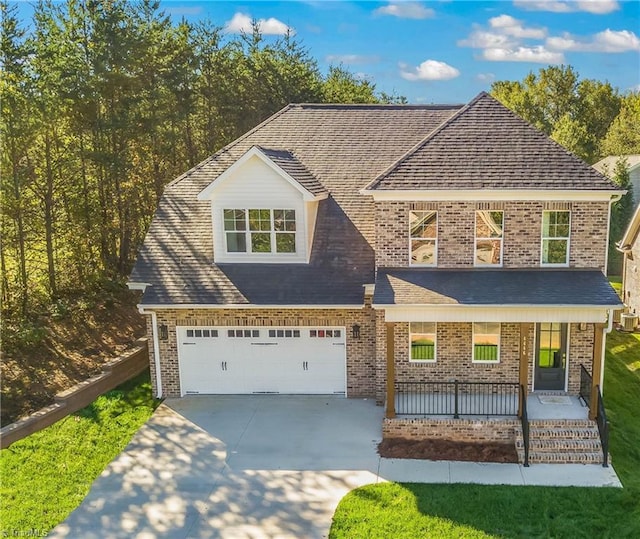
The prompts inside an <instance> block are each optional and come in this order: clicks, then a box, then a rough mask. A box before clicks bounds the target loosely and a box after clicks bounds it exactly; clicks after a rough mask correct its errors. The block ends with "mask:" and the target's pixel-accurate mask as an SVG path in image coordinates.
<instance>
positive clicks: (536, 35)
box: [489, 15, 547, 39]
mask: <svg viewBox="0 0 640 539" xmlns="http://www.w3.org/2000/svg"><path fill="white" fill-rule="evenodd" d="M489 26H491V28H495V29H497V30H498V31H499V32H502V33H503V34H505V35H507V36H513V37H517V38H521V39H525V38H530V39H544V38H545V37H546V36H547V30H546V29H545V28H525V27H524V26H522V21H519V20H518V19H514V18H513V17H510V16H509V15H500V16H498V17H493V18H491V19H489Z"/></svg>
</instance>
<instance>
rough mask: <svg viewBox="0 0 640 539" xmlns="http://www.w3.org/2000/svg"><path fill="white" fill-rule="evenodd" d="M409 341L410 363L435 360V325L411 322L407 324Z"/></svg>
mask: <svg viewBox="0 0 640 539" xmlns="http://www.w3.org/2000/svg"><path fill="white" fill-rule="evenodd" d="M409 339H410V342H411V350H410V352H409V359H410V361H430V362H434V361H435V360H436V323H435V322H411V323H410V324H409Z"/></svg>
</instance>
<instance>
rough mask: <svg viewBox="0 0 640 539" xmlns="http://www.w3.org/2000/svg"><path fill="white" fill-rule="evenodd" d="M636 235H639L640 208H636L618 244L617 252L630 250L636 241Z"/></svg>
mask: <svg viewBox="0 0 640 539" xmlns="http://www.w3.org/2000/svg"><path fill="white" fill-rule="evenodd" d="M638 233H640V206H638V207H637V208H636V211H635V213H634V214H633V217H632V218H631V221H630V222H629V226H628V227H627V230H626V231H625V233H624V236H622V239H621V240H620V241H619V242H618V250H619V251H628V250H629V249H631V248H632V247H633V244H634V243H635V242H636V241H637V240H638Z"/></svg>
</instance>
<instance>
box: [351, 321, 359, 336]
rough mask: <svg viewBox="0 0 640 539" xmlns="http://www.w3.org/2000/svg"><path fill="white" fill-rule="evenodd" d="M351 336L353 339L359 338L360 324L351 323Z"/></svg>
mask: <svg viewBox="0 0 640 539" xmlns="http://www.w3.org/2000/svg"><path fill="white" fill-rule="evenodd" d="M351 336H352V337H353V338H354V339H359V338H360V326H359V325H358V324H353V326H351Z"/></svg>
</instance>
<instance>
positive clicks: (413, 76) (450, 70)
mask: <svg viewBox="0 0 640 539" xmlns="http://www.w3.org/2000/svg"><path fill="white" fill-rule="evenodd" d="M400 76H401V77H402V78H403V79H406V80H410V81H417V80H450V79H455V78H456V77H458V76H460V71H458V70H457V69H456V68H455V67H453V66H450V65H449V64H446V63H444V62H438V61H437V60H425V61H424V62H422V63H421V64H420V65H419V66H418V67H415V68H410V67H409V66H407V65H406V64H400Z"/></svg>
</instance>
